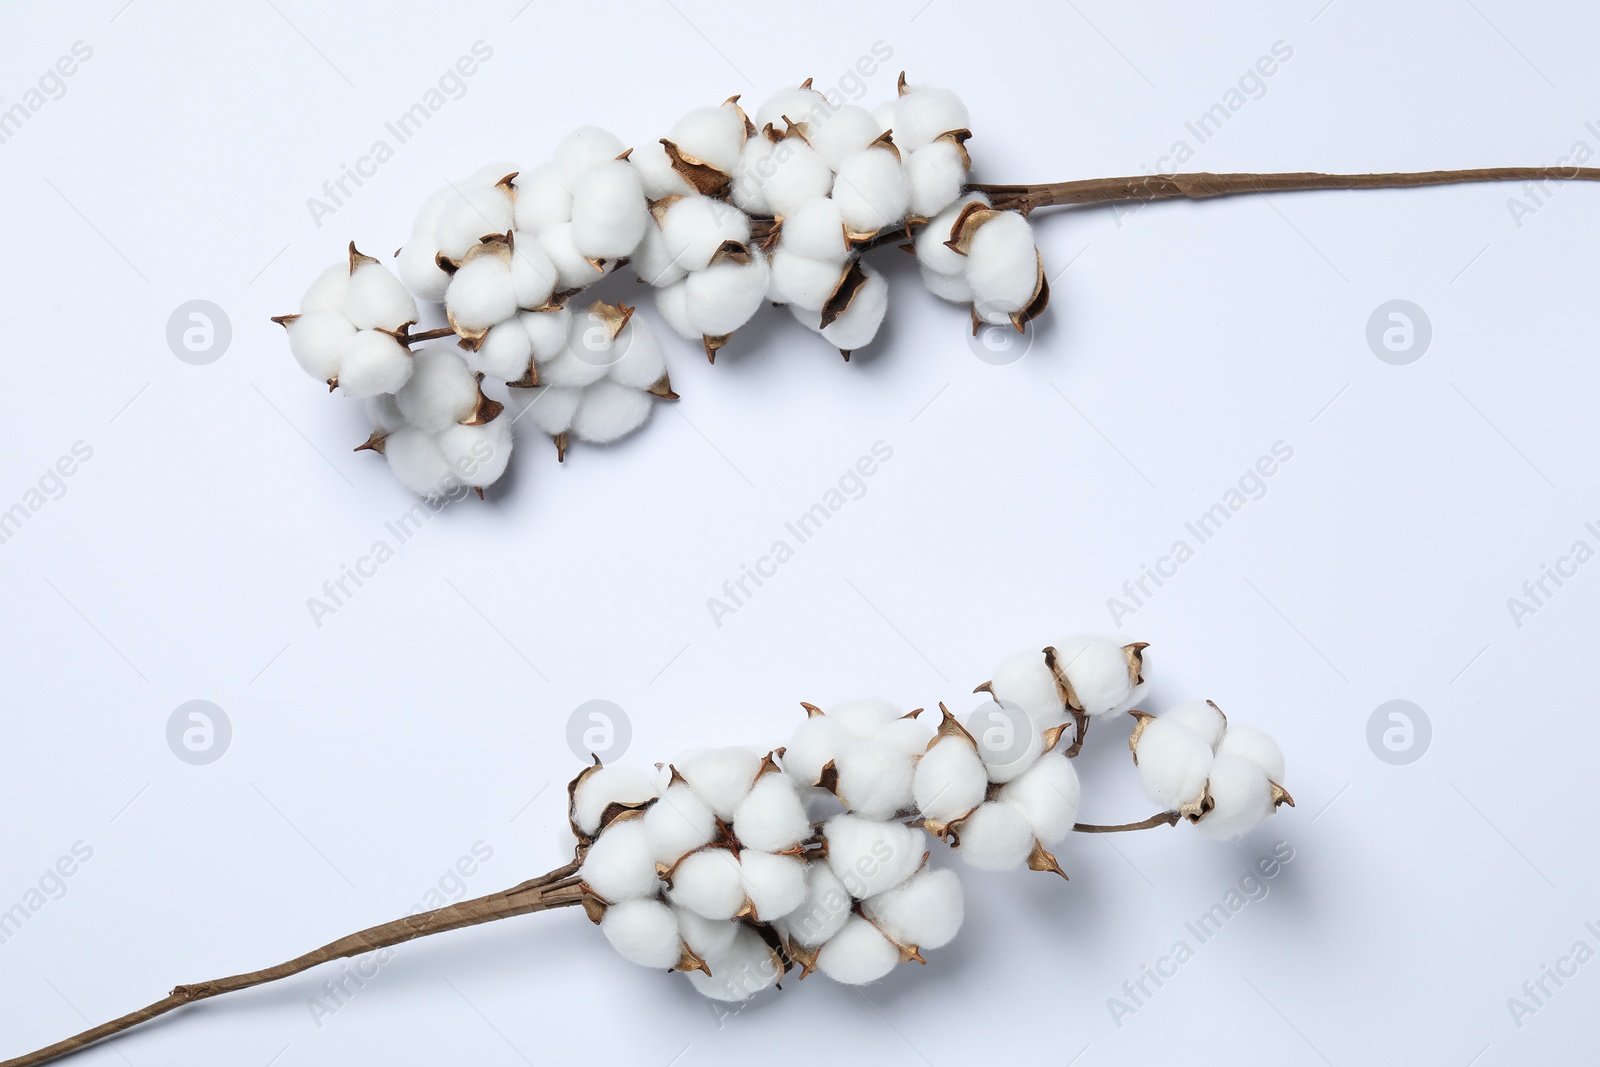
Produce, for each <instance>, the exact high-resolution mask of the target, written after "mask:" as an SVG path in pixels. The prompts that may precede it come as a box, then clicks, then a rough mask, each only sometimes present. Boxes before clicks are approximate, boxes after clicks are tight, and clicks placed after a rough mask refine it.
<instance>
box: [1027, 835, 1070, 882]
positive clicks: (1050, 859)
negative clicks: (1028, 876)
mask: <svg viewBox="0 0 1600 1067" xmlns="http://www.w3.org/2000/svg"><path fill="white" fill-rule="evenodd" d="M1028 870H1030V871H1051V872H1053V873H1055V874H1059V875H1060V876H1061V878H1062V880H1063V881H1066V880H1067V872H1066V871H1064V870H1062V869H1061V864H1060V863H1058V862H1056V857H1055V853H1053V852H1050V851H1049V850H1048V849H1046V848H1045V847H1044V842H1043V841H1040V840H1039V839H1038V838H1035V839H1034V842H1033V851H1032V852H1030V853H1028Z"/></svg>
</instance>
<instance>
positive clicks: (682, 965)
mask: <svg viewBox="0 0 1600 1067" xmlns="http://www.w3.org/2000/svg"><path fill="white" fill-rule="evenodd" d="M678 944H679V947H680V951H679V953H678V962H677V963H674V964H673V965H672V967H671V968H670V969H671V970H674V971H699V972H701V973H702V974H704V975H705V976H706V977H707V978H709V977H711V968H710V966H708V965H707V964H706V961H705V960H703V959H701V958H700V957H699V956H697V955H695V951H694V949H692V948H690V947H689V943H688V942H687V941H680V942H679V943H678Z"/></svg>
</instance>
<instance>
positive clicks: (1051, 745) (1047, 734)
mask: <svg viewBox="0 0 1600 1067" xmlns="http://www.w3.org/2000/svg"><path fill="white" fill-rule="evenodd" d="M1071 727H1072V724H1071V723H1066V722H1064V723H1062V724H1061V725H1059V726H1052V727H1050V728H1049V729H1047V730H1045V731H1044V751H1045V752H1050V751H1053V750H1054V749H1055V747H1056V746H1057V745H1058V744H1060V743H1061V738H1062V735H1063V734H1065V733H1066V732H1067V730H1068V729H1070V728H1071Z"/></svg>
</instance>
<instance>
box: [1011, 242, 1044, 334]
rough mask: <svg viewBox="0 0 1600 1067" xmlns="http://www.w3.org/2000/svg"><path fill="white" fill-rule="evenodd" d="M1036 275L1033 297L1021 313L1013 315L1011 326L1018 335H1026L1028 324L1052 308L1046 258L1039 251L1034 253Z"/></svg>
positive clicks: (1016, 312) (1013, 313)
mask: <svg viewBox="0 0 1600 1067" xmlns="http://www.w3.org/2000/svg"><path fill="white" fill-rule="evenodd" d="M1033 258H1034V262H1035V263H1037V264H1038V266H1037V267H1036V268H1035V270H1036V274H1035V276H1034V282H1033V296H1031V297H1029V298H1028V303H1027V304H1026V305H1025V306H1024V307H1023V308H1022V309H1021V310H1019V311H1013V312H1012V313H1011V325H1012V326H1014V327H1016V330H1017V332H1018V333H1026V332H1027V329H1028V323H1030V322H1032V321H1033V320H1034V319H1036V318H1038V317H1039V316H1040V315H1043V314H1044V309H1045V308H1047V307H1049V306H1050V279H1048V278H1046V277H1045V276H1044V256H1043V255H1042V254H1041V253H1040V252H1039V250H1038V249H1034V251H1033Z"/></svg>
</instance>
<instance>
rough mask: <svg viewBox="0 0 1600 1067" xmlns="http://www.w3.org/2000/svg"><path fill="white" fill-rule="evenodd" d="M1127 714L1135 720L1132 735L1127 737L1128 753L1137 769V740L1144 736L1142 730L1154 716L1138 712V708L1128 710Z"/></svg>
mask: <svg viewBox="0 0 1600 1067" xmlns="http://www.w3.org/2000/svg"><path fill="white" fill-rule="evenodd" d="M1128 714H1129V715H1132V716H1133V717H1134V719H1135V720H1137V721H1135V722H1134V724H1133V733H1131V734H1129V735H1128V751H1129V752H1132V753H1133V765H1134V766H1135V767H1137V766H1138V765H1139V738H1140V737H1142V736H1144V728H1145V727H1146V726H1148V725H1149V724H1150V723H1151V722H1152V721H1153V720H1154V719H1155V716H1154V715H1151V714H1149V713H1148V712H1143V711H1140V710H1139V709H1138V708H1132V709H1130V710H1129V711H1128Z"/></svg>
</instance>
